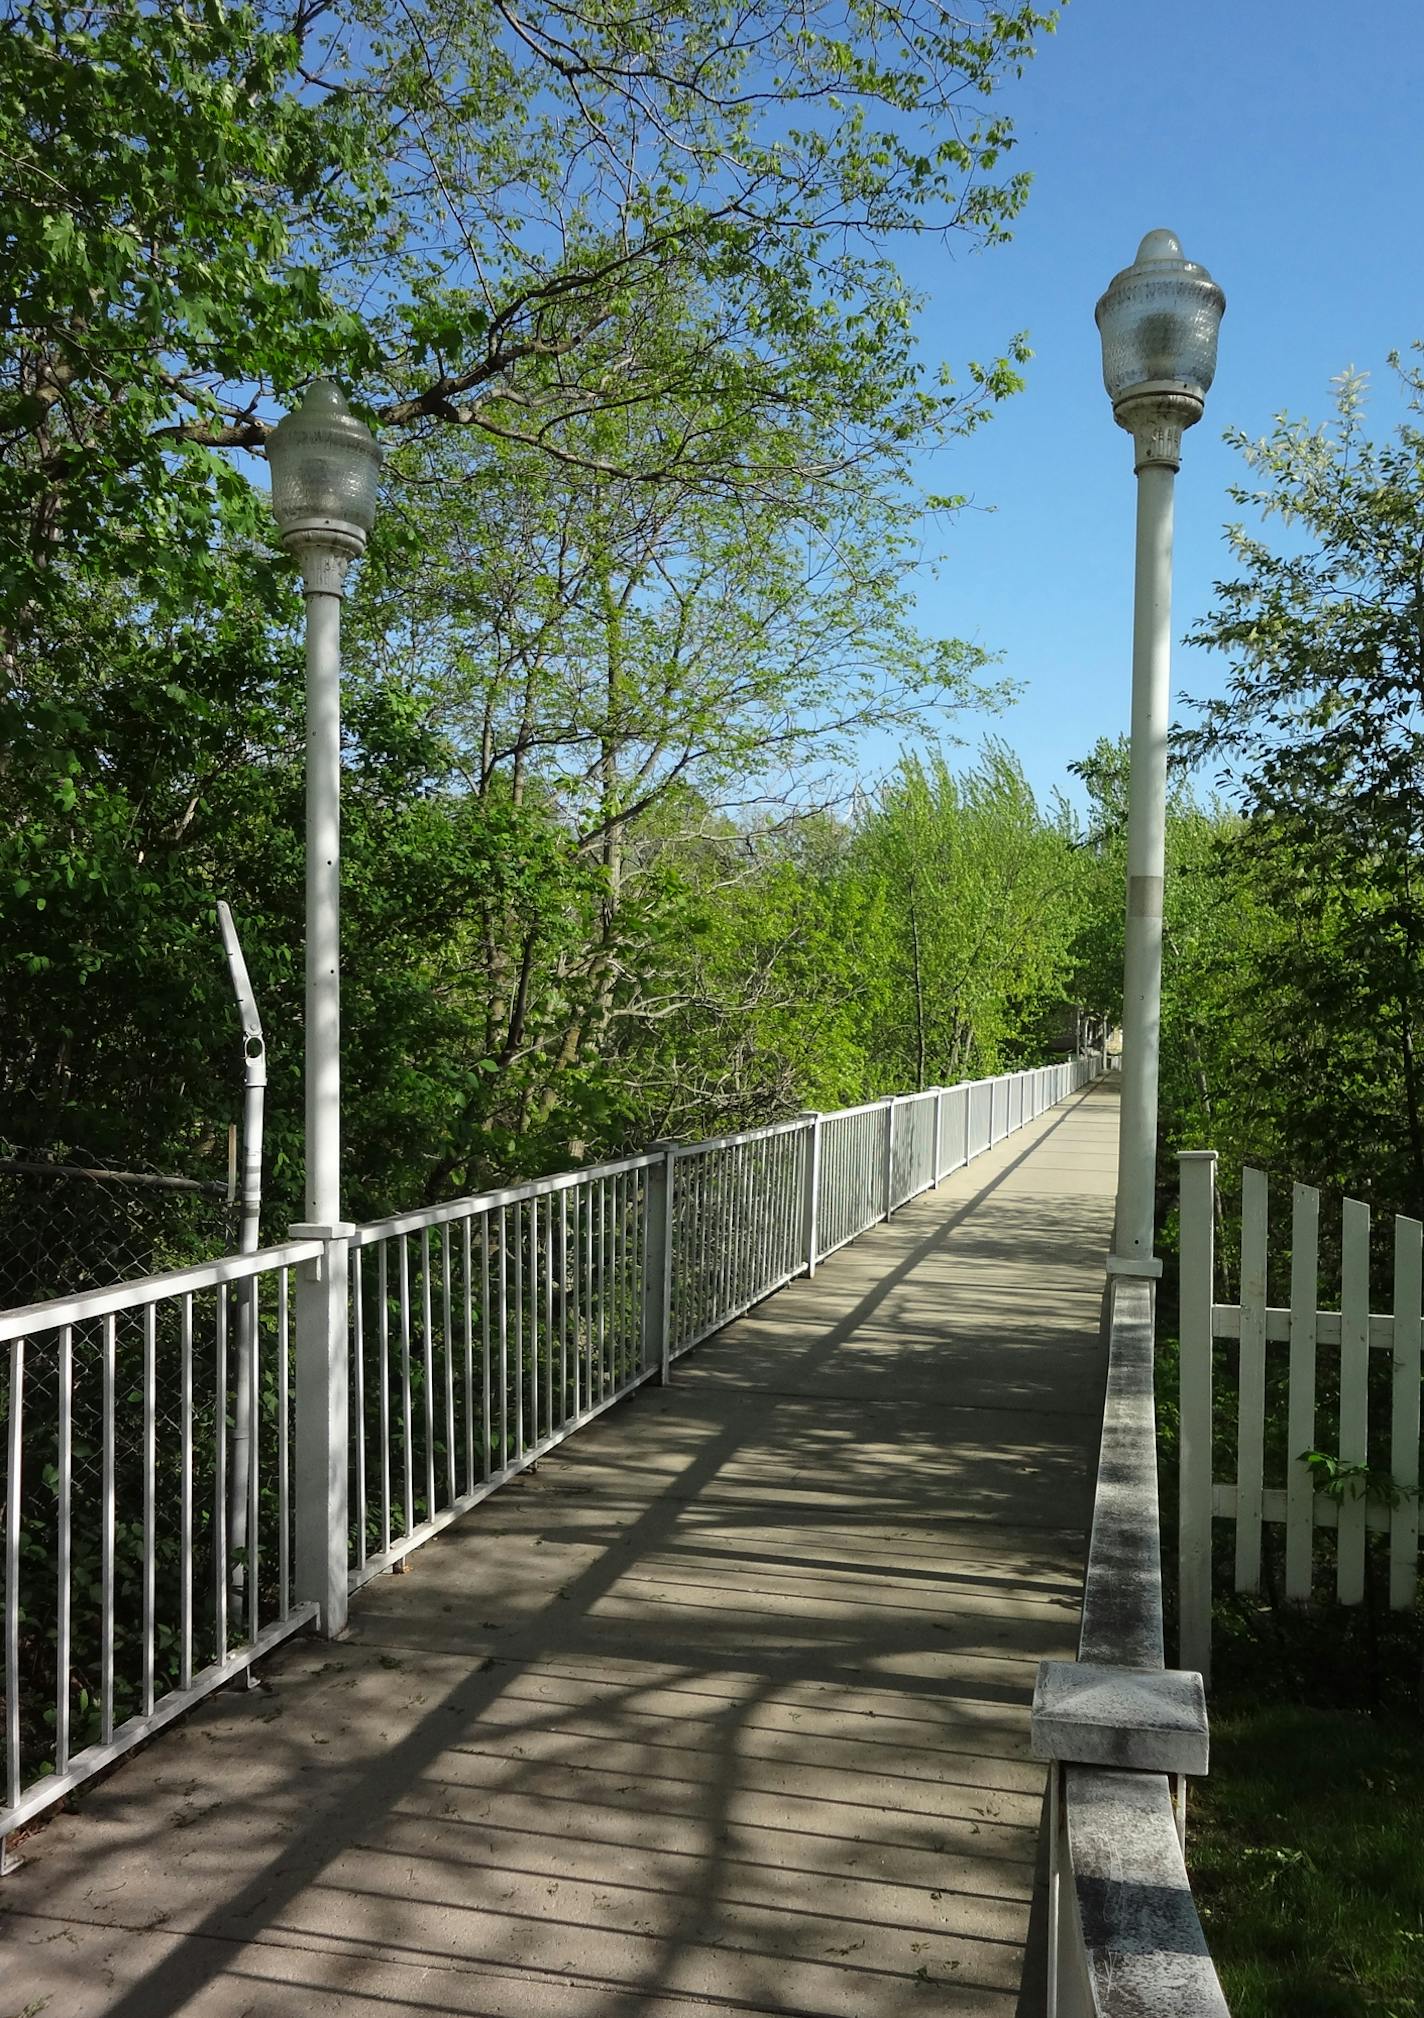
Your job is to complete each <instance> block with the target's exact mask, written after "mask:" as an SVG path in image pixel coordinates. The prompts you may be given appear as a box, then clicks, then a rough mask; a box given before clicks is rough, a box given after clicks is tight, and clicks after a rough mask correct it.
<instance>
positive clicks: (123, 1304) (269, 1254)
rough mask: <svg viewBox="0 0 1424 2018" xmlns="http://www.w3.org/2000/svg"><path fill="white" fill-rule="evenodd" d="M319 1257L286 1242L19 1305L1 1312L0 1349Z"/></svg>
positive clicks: (315, 1247) (304, 1243)
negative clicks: (13, 1342) (11, 1341)
mask: <svg viewBox="0 0 1424 2018" xmlns="http://www.w3.org/2000/svg"><path fill="white" fill-rule="evenodd" d="M321 1251H322V1243H321V1242H320V1241H319V1240H289V1241H287V1242H285V1243H284V1244H283V1245H282V1246H281V1247H264V1248H260V1249H259V1250H258V1252H257V1253H255V1254H225V1255H223V1256H222V1257H221V1259H219V1260H217V1261H200V1262H195V1263H193V1264H192V1265H191V1266H190V1267H188V1268H171V1269H168V1270H166V1271H165V1272H164V1273H163V1274H161V1275H143V1276H139V1277H138V1278H137V1280H136V1281H133V1282H115V1283H110V1284H108V1285H107V1286H106V1287H105V1288H103V1289H86V1290H81V1291H80V1293H79V1294H78V1295H77V1296H56V1297H51V1298H50V1299H49V1301H48V1302H46V1303H28V1304H22V1305H21V1306H20V1307H19V1308H18V1309H15V1310H3V1311H0V1343H3V1342H5V1341H6V1340H9V1339H13V1338H29V1337H32V1336H33V1335H34V1334H36V1333H38V1332H45V1331H59V1330H61V1329H62V1328H63V1327H64V1326H65V1325H69V1324H83V1323H84V1322H85V1321H86V1319H89V1318H94V1317H111V1316H115V1315H117V1313H118V1312H120V1311H124V1310H144V1309H147V1307H148V1305H149V1304H151V1303H162V1302H163V1300H164V1299H165V1298H166V1297H170V1296H187V1295H189V1294H191V1293H195V1292H197V1291H199V1290H203V1289H216V1288H217V1287H218V1285H219V1284H220V1283H225V1282H245V1281H248V1280H249V1279H250V1278H251V1277H252V1276H254V1275H268V1274H270V1273H272V1271H273V1270H275V1269H278V1268H293V1267H295V1266H296V1264H297V1263H298V1262H299V1261H313V1260H315V1259H316V1257H317V1256H318V1255H319V1254H320V1253H321Z"/></svg>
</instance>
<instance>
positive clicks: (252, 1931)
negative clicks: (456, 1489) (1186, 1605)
mask: <svg viewBox="0 0 1424 2018" xmlns="http://www.w3.org/2000/svg"><path fill="white" fill-rule="evenodd" d="M1114 1083H1115V1082H1113V1081H1109V1082H1107V1083H1106V1084H1104V1085H1101V1086H1098V1087H1095V1088H1091V1089H1089V1090H1087V1091H1086V1092H1084V1093H1082V1094H1079V1095H1077V1096H1075V1097H1074V1098H1072V1099H1071V1100H1069V1101H1067V1102H1065V1103H1064V1104H1063V1105H1062V1106H1061V1107H1059V1108H1057V1109H1055V1110H1053V1111H1052V1112H1051V1113H1049V1114H1046V1115H1044V1116H1043V1117H1042V1118H1041V1119H1040V1120H1039V1121H1038V1122H1037V1123H1035V1124H1034V1125H1033V1126H1032V1127H1030V1128H1028V1129H1026V1130H1024V1131H1023V1132H1022V1133H1021V1134H1018V1135H1015V1136H1013V1137H1011V1138H1010V1139H1009V1140H1008V1141H1006V1142H1004V1143H1002V1144H1001V1145H1000V1146H999V1147H998V1148H997V1149H995V1150H992V1151H990V1152H989V1153H988V1154H987V1155H986V1156H983V1157H981V1158H980V1159H979V1160H978V1161H976V1162H975V1163H974V1164H973V1165H972V1167H971V1168H970V1169H969V1170H967V1171H963V1172H960V1173H959V1174H958V1175H956V1176H955V1177H953V1178H951V1179H949V1180H947V1181H946V1183H945V1184H944V1185H942V1186H941V1188H940V1189H939V1190H938V1191H937V1192H932V1193H929V1194H927V1195H926V1196H925V1197H923V1198H922V1199H920V1200H917V1201H916V1202H915V1203H914V1204H912V1205H910V1206H908V1207H906V1208H905V1210H904V1211H903V1212H902V1213H900V1214H898V1215H897V1216H896V1218H895V1220H894V1221H893V1222H892V1223H891V1224H890V1225H888V1226H885V1227H881V1228H879V1229H878V1230H876V1231H874V1232H872V1233H870V1234H868V1235H866V1236H865V1237H864V1238H863V1239H861V1240H859V1241H857V1242H856V1243H855V1244H854V1245H852V1246H851V1247H849V1248H847V1249H844V1250H843V1251H842V1252H841V1253H840V1254H838V1255H836V1256H834V1257H833V1258H832V1259H831V1260H830V1261H829V1262H827V1263H826V1264H824V1265H823V1267H822V1268H821V1269H820V1270H819V1271H818V1273H817V1275H816V1277H815V1279H814V1281H811V1282H806V1281H800V1282H796V1283H793V1284H792V1285H791V1286H790V1287H789V1288H787V1289H785V1290H783V1291H781V1292H780V1293H779V1294H778V1295H777V1296H775V1297H773V1298H772V1299H770V1300H769V1301H768V1302H767V1303H766V1304H764V1305H762V1306H761V1307H760V1308H759V1309H758V1310H756V1311H755V1312H753V1313H752V1314H751V1315H750V1316H748V1317H746V1318H743V1319H742V1320H740V1321H739V1322H738V1323H736V1324H734V1325H732V1326H730V1327H729V1328H728V1329H727V1330H726V1331H724V1332H723V1333H721V1334H720V1335H719V1336H718V1337H716V1338H715V1339H712V1340H710V1341H709V1342H708V1343H707V1344H706V1345H704V1346H703V1347H701V1348H700V1349H699V1350H698V1351H697V1352H695V1353H693V1354H692V1355H691V1356H690V1357H689V1358H688V1359H687V1360H685V1361H683V1362H681V1363H680V1364H679V1366H678V1367H677V1369H676V1372H675V1381H674V1385H673V1386H672V1387H670V1388H668V1389H664V1390H656V1389H647V1390H644V1391H643V1392H642V1393H640V1394H639V1395H637V1396H636V1397H635V1398H633V1399H632V1400H631V1401H629V1402H628V1403H626V1404H624V1405H622V1406H620V1407H619V1408H617V1409H615V1410H614V1411H612V1412H611V1413H610V1414H609V1415H608V1416H606V1417H604V1418H603V1419H602V1421H601V1422H599V1423H597V1424H595V1425H593V1426H592V1427H590V1428H588V1429H586V1430H584V1431H582V1432H581V1433H580V1434H579V1435H578V1436H576V1437H575V1438H574V1439H573V1440H572V1441H571V1442H570V1443H569V1444H568V1445H566V1446H564V1447H563V1449H562V1450H561V1451H559V1452H558V1453H556V1454H555V1455H554V1456H553V1457H551V1458H547V1459H545V1460H544V1461H543V1462H542V1463H541V1465H540V1466H539V1468H538V1471H537V1474H535V1475H532V1476H530V1477H528V1478H527V1479H525V1480H524V1481H522V1482H521V1483H518V1484H515V1485H513V1486H511V1487H509V1488H508V1489H506V1490H505V1491H504V1492H501V1493H499V1494H497V1495H496V1496H495V1497H494V1498H493V1499H492V1500H491V1501H489V1502H488V1503H487V1504H486V1505H485V1506H483V1507H481V1508H479V1509H477V1510H476V1511H475V1512H474V1513H473V1514H471V1515H469V1516H468V1517H467V1518H466V1519H464V1520H463V1521H462V1522H460V1523H458V1524H457V1525H456V1526H455V1527H454V1528H452V1529H451V1530H450V1531H449V1532H448V1533H447V1534H445V1535H443V1536H441V1537H439V1538H437V1539H436V1540H435V1541H433V1542H431V1543H429V1544H427V1545H426V1546H425V1547H424V1548H422V1549H421V1550H419V1551H418V1552H417V1553H416V1554H415V1555H414V1556H413V1557H412V1558H411V1567H410V1573H409V1574H408V1575H403V1576H391V1577H386V1578H383V1579H381V1580H380V1581H379V1582H378V1583H377V1584H374V1585H372V1586H370V1587H369V1588H368V1589H367V1590H366V1591H365V1592H364V1593H363V1594H362V1595H361V1596H360V1598H359V1599H358V1600H357V1601H356V1603H355V1606H354V1608H353V1614H352V1623H351V1629H350V1632H349V1635H348V1636H347V1637H346V1638H345V1639H344V1640H342V1641H341V1642H339V1643H337V1644H335V1645H323V1644H320V1643H318V1642H316V1641H314V1640H302V1641H296V1642H293V1643H290V1644H289V1645H288V1647H287V1648H286V1649H285V1650H284V1651H283V1652H282V1653H280V1654H279V1655H278V1656H276V1657H275V1658H274V1659H273V1660H271V1661H270V1662H269V1663H268V1664H267V1666H266V1669H265V1673H264V1679H263V1684H262V1686H261V1688H260V1689H257V1690H253V1691H251V1692H248V1693H229V1694H227V1695H225V1696H219V1697H215V1698H213V1699H211V1700H210V1702H209V1703H207V1704H206V1705H204V1706H203V1707H201V1708H200V1709H199V1710H197V1711H196V1712H195V1713H194V1714H193V1715H192V1716H191V1717H190V1718H188V1719H187V1721H186V1722H185V1723H184V1724H182V1725H181V1726H180V1727H178V1728H177V1729H175V1730H174V1731H172V1732H169V1733H166V1734H165V1735H164V1736H163V1737H161V1738H160V1739H159V1740H158V1741H157V1742H156V1743H155V1744H154V1745H152V1746H151V1747H150V1748H149V1750H148V1751H147V1752H145V1753H143V1754H140V1755H139V1756H137V1757H135V1758H133V1759H131V1760H130V1761H129V1762H128V1763H127V1764H125V1765H124V1766H123V1767H122V1768H121V1769H119V1770H118V1771H117V1772H115V1773H114V1774H113V1775H112V1777H111V1778H110V1779H109V1780H108V1781H107V1782H106V1783H105V1784H104V1785H102V1786H101V1787H98V1788H96V1789H95V1790H94V1791H93V1792H92V1793H90V1794H88V1795H87V1796H86V1797H85V1798H84V1800H83V1802H82V1806H81V1808H80V1810H79V1812H77V1813H76V1814H74V1815H66V1816H63V1817H60V1818H59V1819H57V1820H56V1821H54V1822H53V1823H52V1824H51V1825H50V1826H49V1827H48V1828H47V1829H46V1830H44V1831H43V1832H41V1833H40V1834H38V1835H37V1836H35V1837H34V1838H33V1839H31V1841H30V1842H29V1843H28V1844H27V1845H26V1854H27V1859H28V1861H27V1862H26V1864H25V1866H24V1867H23V1868H22V1869H21V1870H19V1871H18V1872H17V1873H16V1874H15V1875H14V1876H12V1877H10V1878H8V1879H6V1880H5V1882H4V1884H3V1886H0V2018H40V2014H41V2013H43V2014H44V2018H99V2014H103V2018H176V2014H179V2013H182V2014H183V2018H334V2014H337V2013H341V2014H359V2018H416V2014H429V2013H435V2012H438V2013H450V2014H460V2018H475V2014H478V2018H694V2014H697V2013H702V2012H717V2013H726V2014H763V2013H765V2014H772V2013H778V2014H783V2018H785V2014H795V2018H813V2014H814V2018H900V2014H930V2013H934V2014H936V2018H944V2014H959V2013H964V2014H969V2013H975V2014H977V2013H985V2014H995V2018H1015V2014H1019V2018H1022V2014H1027V2013H1033V2012H1038V2011H1040V2010H1041V2009H1042V1995H1041V1989H1040V1987H1039V1986H1040V1983H1041V1962H1040V1963H1038V1964H1034V1963H1033V1962H1030V1964H1029V1966H1028V1967H1027V1968H1026V1966H1025V1953H1026V1943H1027V1942H1028V1940H1029V1935H1030V1921H1031V1915H1032V1914H1033V1906H1034V1899H1035V1891H1036V1887H1037V1889H1038V1891H1039V1894H1040V1898H1041V1882H1042V1881H1041V1874H1040V1873H1039V1861H1040V1860H1039V1838H1040V1814H1041V1806H1042V1798H1043V1788H1044V1778H1043V1771H1042V1769H1041V1768H1040V1767H1036V1766H1035V1765H1033V1764H1032V1762H1031V1761H1030V1760H1029V1758H1028V1710H1029V1700H1030V1695H1031V1691H1032V1686H1033V1678H1034V1671H1035V1668H1036V1665H1037V1663H1038V1661H1039V1660H1040V1659H1041V1658H1042V1657H1044V1656H1046V1655H1059V1656H1061V1655H1068V1654H1071V1653H1072V1651H1073V1649H1074V1642H1075V1635H1076V1625H1077V1611H1078V1599H1079V1588H1080V1571H1081V1563H1082V1557H1083V1552H1084V1541H1085V1533H1086V1525H1087V1520H1088V1515H1089V1508H1090V1487H1091V1479H1092V1472H1093V1466H1094V1459H1095V1456H1096V1448H1097V1432H1098V1424H1099V1420H1100V1414H1099V1411H1100V1404H1101V1386H1102V1354H1101V1347H1100V1343H1099V1334H1098V1324H1099V1311H1100V1299H1101V1292H1102V1282H1103V1258H1104V1255H1105V1252H1106V1249H1107V1244H1108V1235H1109V1229H1110V1198H1111V1191H1112V1184H1113V1177H1114V1161H1115V1151H1116V1118H1117V1112H1116V1099H1115V1093H1114V1090H1113V1088H1114Z"/></svg>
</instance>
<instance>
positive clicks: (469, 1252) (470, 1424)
mask: <svg viewBox="0 0 1424 2018" xmlns="http://www.w3.org/2000/svg"><path fill="white" fill-rule="evenodd" d="M460 1227H461V1235H462V1242H463V1246H464V1264H465V1265H464V1269H463V1272H462V1275H461V1281H462V1283H463V1284H464V1290H465V1491H466V1492H467V1493H471V1492H473V1491H474V1489H475V1285H474V1260H475V1256H474V1224H473V1221H472V1220H471V1219H470V1216H469V1214H468V1213H466V1215H465V1217H464V1218H463V1219H462V1220H461V1221H460Z"/></svg>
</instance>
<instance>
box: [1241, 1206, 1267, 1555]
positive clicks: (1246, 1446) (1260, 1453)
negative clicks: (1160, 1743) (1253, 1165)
mask: <svg viewBox="0 0 1424 2018" xmlns="http://www.w3.org/2000/svg"><path fill="white" fill-rule="evenodd" d="M1267 1212H1268V1194H1267V1188H1266V1174H1265V1172H1264V1171H1263V1170H1249V1169H1248V1170H1243V1171H1242V1173H1241V1349H1240V1354H1239V1358H1238V1367H1239V1372H1238V1377H1237V1390H1238V1392H1237V1421H1236V1588H1237V1590H1238V1591H1255V1590H1259V1589H1260V1587H1261V1490H1262V1487H1263V1486H1264V1484H1265V1462H1266V1219H1267Z"/></svg>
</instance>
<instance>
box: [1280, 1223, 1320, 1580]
mask: <svg viewBox="0 0 1424 2018" xmlns="http://www.w3.org/2000/svg"><path fill="white" fill-rule="evenodd" d="M1319 1301H1320V1193H1319V1192H1318V1191H1315V1190H1312V1188H1311V1187H1310V1186H1309V1185H1307V1184H1297V1185H1295V1186H1293V1187H1292V1191H1291V1308H1290V1398H1289V1402H1288V1405H1287V1411H1286V1413H1287V1440H1288V1445H1289V1448H1288V1450H1287V1471H1286V1596H1287V1597H1288V1598H1293V1599H1295V1600H1296V1601H1297V1602H1299V1601H1302V1600H1304V1599H1306V1598H1308V1597H1309V1596H1310V1583H1311V1565H1312V1563H1313V1561H1314V1557H1315V1482H1314V1480H1313V1479H1312V1478H1311V1476H1310V1469H1309V1467H1308V1466H1307V1465H1304V1464H1302V1463H1301V1462H1300V1458H1301V1453H1302V1452H1303V1451H1307V1450H1314V1448H1315V1333H1316V1323H1317V1316H1318V1313H1317V1309H1316V1306H1317V1304H1318V1303H1319Z"/></svg>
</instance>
